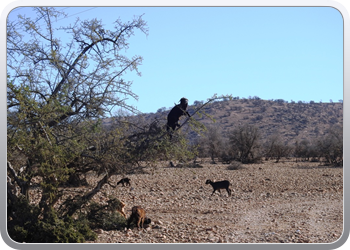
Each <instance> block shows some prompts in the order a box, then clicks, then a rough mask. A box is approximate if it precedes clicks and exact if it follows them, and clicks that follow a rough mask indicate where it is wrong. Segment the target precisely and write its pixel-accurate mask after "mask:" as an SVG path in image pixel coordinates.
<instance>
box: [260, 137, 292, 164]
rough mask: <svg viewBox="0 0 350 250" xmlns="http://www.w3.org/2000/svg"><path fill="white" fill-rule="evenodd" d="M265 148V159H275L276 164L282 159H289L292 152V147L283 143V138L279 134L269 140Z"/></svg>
mask: <svg viewBox="0 0 350 250" xmlns="http://www.w3.org/2000/svg"><path fill="white" fill-rule="evenodd" d="M264 148H265V153H264V154H265V159H266V160H268V159H269V158H275V159H276V163H277V162H279V160H280V159H281V158H282V157H287V156H288V154H289V152H290V150H291V149H290V147H289V146H288V145H286V144H285V143H284V142H283V141H282V139H281V136H280V135H279V134H278V133H276V134H273V135H272V136H271V137H270V138H268V140H267V142H266V143H265V147H264Z"/></svg>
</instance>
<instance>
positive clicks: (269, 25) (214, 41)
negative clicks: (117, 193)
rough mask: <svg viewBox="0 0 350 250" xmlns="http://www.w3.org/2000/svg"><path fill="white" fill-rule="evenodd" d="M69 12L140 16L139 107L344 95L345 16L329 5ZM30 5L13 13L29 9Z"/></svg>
mask: <svg viewBox="0 0 350 250" xmlns="http://www.w3.org/2000/svg"><path fill="white" fill-rule="evenodd" d="M59 9H64V11H65V12H67V13H68V18H65V19H62V20H59V21H58V22H56V25H57V26H64V25H66V24H68V23H73V22H74V21H75V20H76V18H77V17H79V18H80V19H82V20H84V19H91V18H97V19H101V20H102V21H103V23H104V24H105V25H106V28H108V26H112V24H113V22H114V21H115V20H116V19H118V18H120V19H122V20H123V21H125V22H126V21H128V20H131V19H132V18H133V17H134V16H138V15H142V14H144V16H143V19H144V20H145V21H146V22H147V24H148V27H149V35H148V36H146V35H144V34H143V33H141V32H140V33H135V36H134V37H133V38H132V39H130V49H129V50H128V51H127V53H128V54H129V55H131V56H132V55H140V56H142V57H143V59H144V61H143V64H142V65H141V66H140V68H139V69H140V71H141V73H142V76H141V77H139V76H136V75H135V74H133V73H128V74H127V75H125V77H124V78H125V80H132V81H133V86H132V91H133V92H134V93H136V94H137V95H138V96H139V100H138V101H133V100H131V99H130V101H129V104H133V105H135V106H137V108H138V109H139V110H140V111H141V112H156V111H157V109H159V108H161V107H166V108H170V107H172V106H173V105H174V103H178V101H179V100H180V98H181V97H187V98H188V99H189V103H190V104H192V103H193V102H194V101H196V100H197V101H206V100H207V99H208V98H210V97H212V96H213V95H214V94H218V95H225V94H232V95H233V96H234V97H235V96H239V97H241V98H242V97H244V98H248V97H249V96H252V97H253V96H258V97H260V98H262V99H266V100H270V99H284V100H286V101H291V100H294V101H299V100H301V101H307V102H308V101H310V100H313V101H315V102H320V101H322V102H329V101H330V99H332V100H333V101H334V102H338V100H340V99H343V19H342V16H341V14H340V12H338V11H337V10H336V9H333V8H330V7H142V8H141V7H128V8H127V7H105V8H102V7H97V8H91V7H86V8H85V7H84V8H80V7H79V8H78V7H69V8H64V7H60V8H59ZM28 10H29V8H19V9H15V10H14V11H13V12H11V13H10V18H11V17H12V15H17V14H25V13H27V15H30V12H28Z"/></svg>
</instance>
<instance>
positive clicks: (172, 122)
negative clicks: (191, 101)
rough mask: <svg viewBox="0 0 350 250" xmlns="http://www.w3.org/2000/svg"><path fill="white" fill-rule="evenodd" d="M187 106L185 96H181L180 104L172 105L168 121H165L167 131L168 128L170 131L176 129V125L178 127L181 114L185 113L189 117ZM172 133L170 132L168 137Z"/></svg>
mask: <svg viewBox="0 0 350 250" xmlns="http://www.w3.org/2000/svg"><path fill="white" fill-rule="evenodd" d="M187 106H188V100H187V99H186V98H181V100H180V104H178V105H176V106H175V107H173V108H172V109H171V110H170V112H169V114H168V123H167V131H168V132H169V130H170V128H171V129H172V131H174V130H175V129H176V127H180V124H179V119H180V117H181V116H183V115H187V116H188V117H191V116H190V114H189V113H188V112H187V111H186V109H187ZM171 137H172V135H171V134H170V138H171Z"/></svg>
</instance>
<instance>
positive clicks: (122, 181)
mask: <svg viewBox="0 0 350 250" xmlns="http://www.w3.org/2000/svg"><path fill="white" fill-rule="evenodd" d="M119 184H122V185H123V187H124V186H125V185H128V186H130V179H129V178H123V179H121V180H120V181H118V182H117V186H118V185H119Z"/></svg>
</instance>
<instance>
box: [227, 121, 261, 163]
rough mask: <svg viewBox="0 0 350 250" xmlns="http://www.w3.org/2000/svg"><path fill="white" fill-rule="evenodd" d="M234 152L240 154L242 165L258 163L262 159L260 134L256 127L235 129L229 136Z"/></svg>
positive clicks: (244, 126) (247, 125) (247, 126)
mask: <svg viewBox="0 0 350 250" xmlns="http://www.w3.org/2000/svg"><path fill="white" fill-rule="evenodd" d="M229 140H230V144H231V147H232V150H233V151H236V152H238V159H239V161H241V162H242V163H250V162H256V161H257V160H259V159H260V152H259V150H260V133H259V130H258V128H257V127H256V126H254V125H250V124H245V125H241V126H239V127H237V128H235V129H234V130H233V131H231V132H230V134H229Z"/></svg>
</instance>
